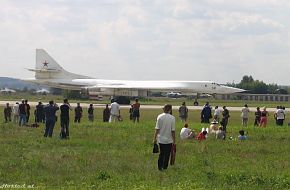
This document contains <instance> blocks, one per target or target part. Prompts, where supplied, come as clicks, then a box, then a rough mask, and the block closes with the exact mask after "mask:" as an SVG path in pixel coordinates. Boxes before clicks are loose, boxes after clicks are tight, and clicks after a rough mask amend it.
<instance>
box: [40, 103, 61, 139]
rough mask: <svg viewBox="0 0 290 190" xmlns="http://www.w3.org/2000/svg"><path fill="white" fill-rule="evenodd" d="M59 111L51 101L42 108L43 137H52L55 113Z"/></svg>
mask: <svg viewBox="0 0 290 190" xmlns="http://www.w3.org/2000/svg"><path fill="white" fill-rule="evenodd" d="M57 110H59V107H58V106H57V105H56V104H54V102H53V101H52V100H51V101H49V104H48V105H47V106H45V107H44V113H45V132H44V135H43V136H44V137H47V136H48V137H52V133H53V129H54V125H55V121H56V116H55V113H56V111H57Z"/></svg>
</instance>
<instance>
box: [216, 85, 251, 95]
mask: <svg viewBox="0 0 290 190" xmlns="http://www.w3.org/2000/svg"><path fill="white" fill-rule="evenodd" d="M223 88H224V90H223V92H221V93H223V94H232V93H240V92H245V91H246V90H244V89H241V88H235V87H230V86H223Z"/></svg>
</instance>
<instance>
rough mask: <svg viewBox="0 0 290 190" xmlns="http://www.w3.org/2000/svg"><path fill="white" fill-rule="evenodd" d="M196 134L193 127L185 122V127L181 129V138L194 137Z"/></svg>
mask: <svg viewBox="0 0 290 190" xmlns="http://www.w3.org/2000/svg"><path fill="white" fill-rule="evenodd" d="M194 136H195V131H194V130H193V129H189V128H188V124H187V123H185V124H184V126H183V128H182V129H181V131H180V139H181V140H184V139H193V138H194Z"/></svg>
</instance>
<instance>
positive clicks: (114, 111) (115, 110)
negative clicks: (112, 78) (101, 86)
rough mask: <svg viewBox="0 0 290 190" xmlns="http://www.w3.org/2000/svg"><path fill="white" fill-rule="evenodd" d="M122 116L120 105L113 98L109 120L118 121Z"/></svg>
mask: <svg viewBox="0 0 290 190" xmlns="http://www.w3.org/2000/svg"><path fill="white" fill-rule="evenodd" d="M119 117H120V105H119V104H118V103H117V102H116V101H115V100H114V99H112V103H111V110H110V119H109V122H110V123H111V122H116V121H118V120H119Z"/></svg>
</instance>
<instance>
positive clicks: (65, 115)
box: [60, 99, 71, 139]
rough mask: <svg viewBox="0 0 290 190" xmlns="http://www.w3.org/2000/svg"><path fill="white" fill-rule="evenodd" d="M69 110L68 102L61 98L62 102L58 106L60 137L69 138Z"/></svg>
mask: <svg viewBox="0 0 290 190" xmlns="http://www.w3.org/2000/svg"><path fill="white" fill-rule="evenodd" d="M70 110H71V107H70V104H69V103H68V100H67V99H64V100H63V104H62V105H61V106H60V126H61V132H60V138H62V139H68V138H69V111H70Z"/></svg>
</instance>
